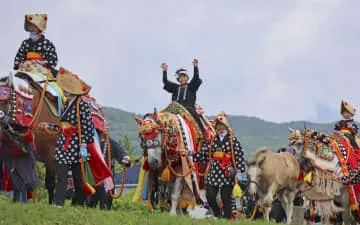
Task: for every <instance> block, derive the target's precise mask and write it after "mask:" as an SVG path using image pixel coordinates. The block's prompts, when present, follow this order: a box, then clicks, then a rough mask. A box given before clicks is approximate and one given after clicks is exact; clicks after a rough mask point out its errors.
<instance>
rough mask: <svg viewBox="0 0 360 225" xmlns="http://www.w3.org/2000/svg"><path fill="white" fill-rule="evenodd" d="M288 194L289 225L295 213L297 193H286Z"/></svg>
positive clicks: (287, 213) (287, 216)
mask: <svg viewBox="0 0 360 225" xmlns="http://www.w3.org/2000/svg"><path fill="white" fill-rule="evenodd" d="M285 192H287V197H288V198H287V205H286V221H287V224H291V223H292V216H293V213H294V199H295V195H296V192H294V191H285Z"/></svg>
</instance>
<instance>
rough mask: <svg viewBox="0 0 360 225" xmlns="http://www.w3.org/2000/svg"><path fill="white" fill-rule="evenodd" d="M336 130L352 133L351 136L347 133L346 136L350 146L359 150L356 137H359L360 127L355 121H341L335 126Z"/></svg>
mask: <svg viewBox="0 0 360 225" xmlns="http://www.w3.org/2000/svg"><path fill="white" fill-rule="evenodd" d="M334 130H336V131H341V130H347V131H350V132H351V134H347V133H345V134H344V135H345V136H346V137H347V138H348V139H349V141H350V144H351V145H352V147H354V148H359V146H358V143H357V142H356V138H355V136H357V133H358V126H357V125H356V123H355V121H354V120H353V119H348V120H340V121H339V122H337V123H336V124H335V127H334Z"/></svg>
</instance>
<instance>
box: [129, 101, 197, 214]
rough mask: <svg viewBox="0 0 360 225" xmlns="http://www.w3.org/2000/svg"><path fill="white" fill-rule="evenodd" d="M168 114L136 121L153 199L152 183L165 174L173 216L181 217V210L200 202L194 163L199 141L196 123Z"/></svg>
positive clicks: (149, 189)
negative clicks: (195, 129)
mask: <svg viewBox="0 0 360 225" xmlns="http://www.w3.org/2000/svg"><path fill="white" fill-rule="evenodd" d="M173 104H176V103H172V106H174V105H173ZM176 107H181V106H179V105H176ZM166 111H167V110H163V111H162V112H160V113H157V112H156V109H154V112H153V113H152V114H151V113H148V114H146V115H145V116H144V117H143V119H140V118H137V117H135V120H136V122H137V123H138V124H139V125H140V130H139V137H140V141H141V147H142V148H143V150H144V152H143V154H144V157H146V164H147V165H148V166H147V167H148V172H149V175H148V179H149V181H148V196H151V188H152V185H151V184H152V182H154V179H158V177H159V175H160V174H162V175H161V179H162V180H163V181H166V182H167V183H168V185H169V190H170V196H171V208H170V211H169V215H178V214H177V208H187V207H194V206H195V205H196V200H197V198H198V192H197V191H198V184H197V181H196V178H195V177H196V174H195V172H194V171H193V166H192V159H191V153H192V152H193V151H194V149H195V148H196V140H195V132H194V130H193V127H192V126H191V123H192V122H189V120H186V119H184V118H183V117H181V116H180V115H179V114H174V113H170V112H166ZM149 202H150V201H149ZM148 207H150V208H151V206H148ZM150 208H148V209H150ZM179 214H182V210H180V213H179Z"/></svg>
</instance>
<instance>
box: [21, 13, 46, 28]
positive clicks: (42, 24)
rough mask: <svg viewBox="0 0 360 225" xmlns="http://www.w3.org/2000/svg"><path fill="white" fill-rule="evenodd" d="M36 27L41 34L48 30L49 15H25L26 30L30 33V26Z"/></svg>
mask: <svg viewBox="0 0 360 225" xmlns="http://www.w3.org/2000/svg"><path fill="white" fill-rule="evenodd" d="M29 23H30V24H32V25H34V26H36V27H37V28H38V29H39V30H40V31H41V32H42V31H45V30H46V24H47V14H27V15H25V22H24V29H25V30H26V31H28V32H29V30H28V24H29Z"/></svg>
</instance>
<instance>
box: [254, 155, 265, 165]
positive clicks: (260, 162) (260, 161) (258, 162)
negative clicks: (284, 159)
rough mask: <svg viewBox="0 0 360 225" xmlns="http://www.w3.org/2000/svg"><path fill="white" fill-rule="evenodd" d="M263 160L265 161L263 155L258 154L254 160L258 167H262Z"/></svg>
mask: <svg viewBox="0 0 360 225" xmlns="http://www.w3.org/2000/svg"><path fill="white" fill-rule="evenodd" d="M264 161H265V156H264V155H259V157H258V158H257V160H256V165H257V167H259V168H260V167H262V164H263V163H264Z"/></svg>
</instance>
